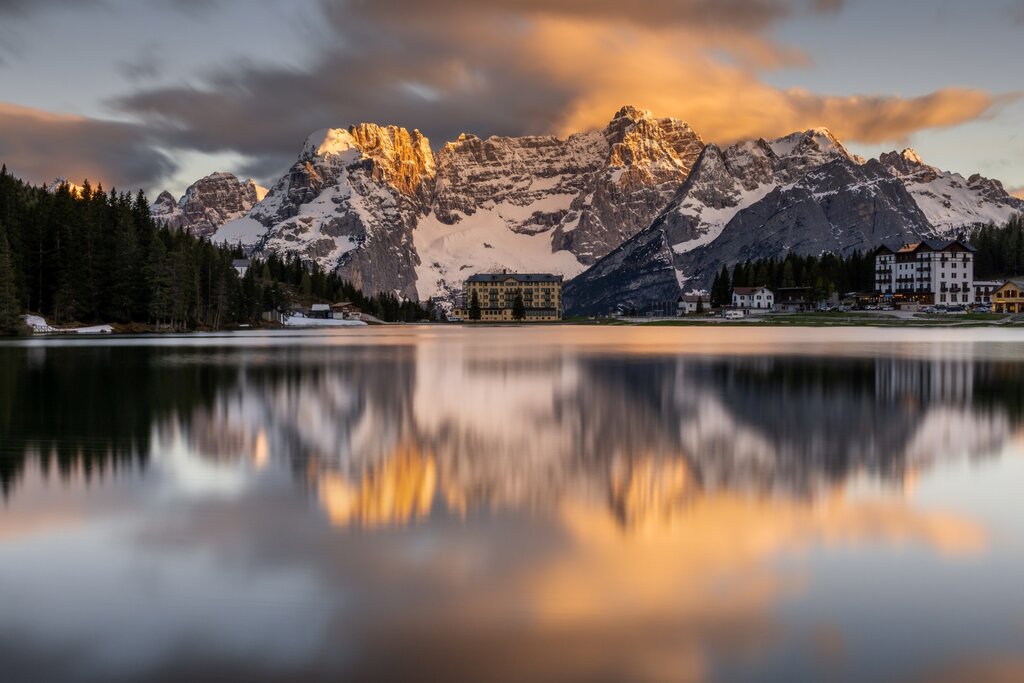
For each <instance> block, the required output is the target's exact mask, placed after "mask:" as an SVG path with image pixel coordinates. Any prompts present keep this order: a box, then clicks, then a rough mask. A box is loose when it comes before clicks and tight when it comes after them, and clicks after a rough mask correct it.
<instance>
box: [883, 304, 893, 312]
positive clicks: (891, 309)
mask: <svg viewBox="0 0 1024 683" xmlns="http://www.w3.org/2000/svg"><path fill="white" fill-rule="evenodd" d="M882 310H883V311H895V310H896V308H895V307H893V306H890V305H888V304H886V305H885V306H882Z"/></svg>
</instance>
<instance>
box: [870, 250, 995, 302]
mask: <svg viewBox="0 0 1024 683" xmlns="http://www.w3.org/2000/svg"><path fill="white" fill-rule="evenodd" d="M975 251H976V250H975V248H974V247H973V246H971V245H970V244H968V243H967V242H962V241H960V240H952V241H948V242H945V241H938V240H923V241H921V242H915V243H914V244H906V245H903V246H902V247H899V248H895V247H889V246H886V245H882V246H881V247H879V248H878V249H876V250H875V291H876V292H878V293H879V294H880V295H881V296H882V297H884V298H891V299H893V300H895V301H914V302H917V303H921V304H931V305H936V304H939V305H941V304H946V305H954V304H955V305H961V306H964V305H970V304H973V303H975V300H974V252H975Z"/></svg>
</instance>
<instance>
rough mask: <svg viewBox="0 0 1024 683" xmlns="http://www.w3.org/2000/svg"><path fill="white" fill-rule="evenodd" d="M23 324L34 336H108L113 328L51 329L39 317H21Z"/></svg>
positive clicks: (93, 326) (48, 324)
mask: <svg viewBox="0 0 1024 683" xmlns="http://www.w3.org/2000/svg"><path fill="white" fill-rule="evenodd" d="M22 318H23V320H24V321H25V324H26V325H28V326H29V327H31V328H32V331H33V332H34V333H36V334H59V333H65V334H110V333H112V332H113V331H114V328H113V327H111V326H110V325H92V326H90V327H53V326H52V325H50V323H48V322H46V318H44V317H42V316H39V315H25V316H22Z"/></svg>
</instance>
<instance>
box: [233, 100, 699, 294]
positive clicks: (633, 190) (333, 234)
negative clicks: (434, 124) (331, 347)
mask: <svg viewBox="0 0 1024 683" xmlns="http://www.w3.org/2000/svg"><path fill="white" fill-rule="evenodd" d="M702 148H703V143H702V141H701V139H700V137H699V136H698V135H697V134H696V133H695V132H694V131H693V130H692V129H690V127H689V126H687V125H686V124H685V123H683V122H681V121H676V120H674V119H657V118H655V117H654V116H652V115H651V114H650V113H649V112H645V111H640V110H638V109H634V108H632V107H625V108H623V109H622V110H620V111H619V112H618V113H617V114H616V115H615V117H614V118H613V120H612V121H611V122H610V123H609V125H608V126H607V127H606V128H605V129H604V130H602V131H593V132H588V133H580V134H576V135H572V136H569V138H567V139H560V138H556V137H552V136H527V137H491V138H488V139H486V140H481V139H480V138H477V137H476V136H473V135H462V136H460V137H459V139H458V140H456V141H454V142H450V143H447V144H446V145H444V146H443V147H442V148H441V149H440V150H439V151H438V153H437V155H436V158H435V155H434V154H433V153H432V152H431V148H430V145H429V142H428V141H427V139H426V138H425V137H423V136H422V135H421V134H420V133H419V132H418V131H413V132H411V133H410V132H409V131H407V130H405V129H403V128H397V127H394V126H389V127H380V126H376V125H373V124H362V125H360V126H354V127H352V128H349V129H348V130H341V129H333V130H329V131H321V132H320V133H317V134H315V135H314V136H312V137H311V138H310V139H309V140H308V141H307V143H306V145H305V146H304V148H303V151H302V153H301V154H300V157H299V160H298V161H297V162H296V164H295V165H293V166H292V168H291V169H290V170H289V172H288V173H287V174H286V175H285V176H284V177H283V178H282V179H281V180H279V181H278V182H277V183H276V184H275V185H274V187H273V188H271V190H270V192H269V193H268V195H267V197H266V198H265V199H264V201H263V202H261V203H260V204H259V205H258V206H256V207H255V208H253V210H252V211H251V212H250V213H249V214H248V215H247V216H245V217H244V218H241V219H238V220H235V221H233V222H231V223H229V224H227V225H225V226H223V228H221V229H220V230H219V231H218V233H217V235H216V239H218V240H220V241H223V242H229V243H235V242H241V243H242V244H243V245H245V246H247V247H248V248H249V249H251V250H252V251H254V252H257V253H268V252H274V253H291V254H296V255H298V256H300V257H302V258H304V259H308V260H315V261H316V262H318V263H319V264H320V265H322V266H323V267H325V268H328V269H336V270H338V271H339V272H340V273H342V274H343V275H344V276H345V277H347V278H349V279H351V280H352V281H353V282H355V283H356V284H357V285H359V286H361V287H362V288H364V289H365V290H367V291H371V292H379V291H394V292H398V293H400V294H402V295H404V296H418V297H419V298H421V299H423V298H426V297H429V296H433V295H436V294H443V293H445V292H448V291H450V290H451V289H454V288H457V287H460V286H461V282H462V280H463V279H464V277H465V275H466V272H467V271H478V270H488V269H493V268H509V269H517V270H533V271H537V270H542V271H552V272H556V273H561V274H563V275H567V276H572V275H575V274H577V273H579V272H580V271H582V270H583V269H584V268H585V267H586V265H587V264H590V263H593V262H595V261H596V260H597V259H598V258H600V257H602V256H604V255H606V254H607V253H609V252H610V251H611V250H612V249H614V248H615V247H616V246H618V245H619V244H620V243H621V242H622V241H623V240H624V239H626V238H628V237H631V236H632V235H634V234H636V233H637V232H638V231H639V230H641V229H643V228H644V227H646V226H647V225H648V224H649V223H650V221H651V220H652V219H653V218H654V217H655V216H657V215H658V213H659V212H660V211H661V209H662V208H664V206H665V205H666V204H667V203H668V202H669V201H670V200H671V198H672V196H673V195H674V194H675V192H676V190H677V188H678V186H679V184H680V183H682V181H683V180H684V179H685V178H686V176H687V175H688V174H689V171H690V169H691V168H692V166H693V163H694V162H695V161H696V159H697V157H698V155H699V154H700V151H701V149H702Z"/></svg>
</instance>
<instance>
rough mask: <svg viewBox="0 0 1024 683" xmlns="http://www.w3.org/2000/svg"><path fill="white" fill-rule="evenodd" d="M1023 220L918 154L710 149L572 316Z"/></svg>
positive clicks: (590, 275)
mask: <svg viewBox="0 0 1024 683" xmlns="http://www.w3.org/2000/svg"><path fill="white" fill-rule="evenodd" d="M1021 210H1024V202H1021V201H1020V200H1017V199H1014V198H1013V197H1010V196H1009V195H1008V194H1007V193H1006V191H1005V190H1004V189H1003V187H1002V185H1001V184H1000V183H999V182H998V181H994V180H989V179H987V178H983V177H981V176H977V175H974V176H971V177H970V178H966V179H965V178H964V177H963V176H961V175H959V174H956V173H949V172H946V171H942V170H940V169H937V168H934V167H932V166H928V165H926V164H925V163H924V162H923V161H922V160H921V157H920V156H919V155H918V154H917V153H916V152H915V151H914V150H911V149H906V150H904V151H903V152H902V153H897V152H889V153H886V154H883V155H881V156H880V157H879V159H877V160H875V159H871V160H867V161H865V160H864V159H862V158H860V157H858V156H855V155H853V154H851V153H850V152H849V151H848V150H847V149H846V147H845V146H844V145H843V144H842V143H841V142H840V141H839V140H838V139H836V137H835V136H834V135H833V134H832V133H830V132H829V131H828V130H827V129H811V130H807V131H801V132H796V133H792V134H791V135H787V136H784V137H781V138H778V139H775V140H763V139H762V140H755V141H747V142H741V143H738V144H736V145H732V146H730V147H726V148H724V149H722V148H720V147H718V146H717V145H713V144H712V145H708V146H707V147H706V148H705V149H704V152H703V153H702V154H701V156H700V159H699V160H698V161H697V163H696V165H695V166H694V168H693V171H692V172H691V173H690V176H689V178H688V179H687V180H686V182H685V183H684V184H683V186H682V188H681V189H680V191H679V194H678V195H677V197H676V198H675V199H674V200H673V202H672V203H671V204H670V205H669V206H668V207H667V208H666V209H665V210H664V211H663V212H662V213H661V215H660V216H658V218H657V219H655V221H654V222H653V223H652V224H651V226H650V227H649V228H647V229H646V230H644V231H641V232H640V233H638V234H637V235H636V236H635V237H634V238H632V239H630V240H628V241H626V242H625V243H624V244H623V245H622V246H620V247H619V248H618V249H617V250H615V251H613V252H612V253H611V254H609V255H608V256H607V257H606V258H604V259H602V260H601V261H598V262H597V263H596V264H595V265H594V266H592V267H591V268H590V269H588V270H587V271H586V272H584V273H582V274H581V275H579V276H578V277H577V278H575V279H573V280H572V281H571V282H570V283H569V284H568V286H567V287H566V292H565V301H566V306H567V309H568V310H572V311H573V312H577V313H594V312H606V311H608V310H611V309H613V308H614V307H616V306H619V305H633V306H643V305H644V304H645V302H649V301H665V300H674V299H675V297H676V296H677V295H678V292H679V291H680V289H681V288H693V287H695V286H696V287H700V286H703V287H706V286H708V285H710V281H711V279H712V278H713V277H714V274H715V272H717V270H718V269H720V268H721V266H722V264H723V263H725V264H728V265H732V264H734V263H736V262H737V261H743V260H747V259H756V258H762V257H782V256H784V255H785V254H786V253H789V252H794V251H795V252H797V253H801V254H819V253H821V252H822V251H836V252H845V251H850V250H852V249H870V248H873V247H874V246H876V245H877V244H879V243H881V242H883V241H899V240H906V241H910V240H912V239H920V238H922V237H927V236H949V235H953V234H955V233H956V232H957V231H958V230H960V229H962V228H964V227H967V226H970V225H972V224H976V223H988V222H994V223H1003V222H1005V221H1006V220H1007V219H1008V218H1009V217H1010V216H1012V215H1013V214H1014V213H1016V212H1019V211H1021Z"/></svg>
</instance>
